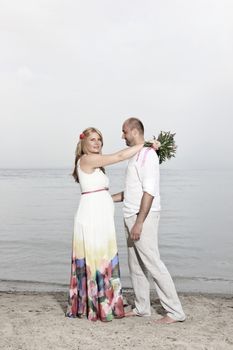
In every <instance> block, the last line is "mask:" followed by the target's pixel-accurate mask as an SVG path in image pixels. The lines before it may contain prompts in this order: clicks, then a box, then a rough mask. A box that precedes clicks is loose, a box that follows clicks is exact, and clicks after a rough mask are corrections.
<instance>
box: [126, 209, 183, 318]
mask: <svg viewBox="0 0 233 350" xmlns="http://www.w3.org/2000/svg"><path fill="white" fill-rule="evenodd" d="M136 218H137V216H136V215H133V216H131V217H129V218H125V219H124V223H125V231H126V237H127V246H128V261H129V271H130V275H131V279H132V285H133V289H134V293H135V297H136V299H135V312H136V314H138V315H140V316H150V315H151V307H150V282H149V279H148V277H149V276H148V273H150V275H151V276H152V279H153V282H154V284H155V288H156V292H157V294H158V297H159V299H160V302H161V305H162V306H163V308H164V309H165V310H166V311H167V315H168V316H170V317H171V318H173V319H175V320H178V321H184V320H185V314H184V312H183V309H182V306H181V303H180V300H179V298H178V295H177V292H176V289H175V285H174V283H173V280H172V278H171V276H170V273H169V272H168V270H167V268H166V266H165V265H164V263H163V262H162V260H161V259H160V254H159V249H158V225H159V218H160V213H159V212H151V213H149V214H148V216H147V218H146V220H145V222H144V224H143V229H142V234H141V237H140V240H139V241H132V240H131V239H130V230H131V228H132V227H133V225H134V223H135V221H136Z"/></svg>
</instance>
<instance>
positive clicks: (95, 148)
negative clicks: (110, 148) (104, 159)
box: [84, 132, 102, 154]
mask: <svg viewBox="0 0 233 350" xmlns="http://www.w3.org/2000/svg"><path fill="white" fill-rule="evenodd" d="M101 149H102V140H101V137H100V136H99V135H98V134H97V133H96V132H92V133H90V135H89V136H87V137H86V138H85V144H84V150H85V153H87V154H91V153H100V152H101Z"/></svg>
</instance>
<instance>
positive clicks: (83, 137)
mask: <svg viewBox="0 0 233 350" xmlns="http://www.w3.org/2000/svg"><path fill="white" fill-rule="evenodd" d="M79 139H80V140H83V139H85V134H84V133H83V132H82V134H80V135H79Z"/></svg>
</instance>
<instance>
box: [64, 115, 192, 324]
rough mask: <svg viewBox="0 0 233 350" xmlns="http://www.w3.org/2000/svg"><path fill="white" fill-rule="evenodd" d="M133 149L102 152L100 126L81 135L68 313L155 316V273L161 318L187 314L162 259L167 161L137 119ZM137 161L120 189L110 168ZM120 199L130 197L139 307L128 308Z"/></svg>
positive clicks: (129, 124) (126, 130) (127, 215)
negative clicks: (117, 210)
mask: <svg viewBox="0 0 233 350" xmlns="http://www.w3.org/2000/svg"><path fill="white" fill-rule="evenodd" d="M122 133H123V134H122V138H123V139H125V141H126V144H127V146H129V147H128V148H126V149H124V150H122V151H119V152H117V153H114V154H109V155H102V154H101V150H102V146H103V138H102V135H101V133H100V132H99V131H98V130H97V129H95V128H88V129H86V130H84V132H83V133H82V134H81V135H80V140H79V142H78V145H77V149H76V158H75V168H74V171H73V176H74V178H75V180H76V181H77V182H79V184H80V187H81V200H80V204H79V208H78V211H77V214H76V216H75V223H74V236H73V244H72V247H73V251H72V264H71V279H70V294H69V310H68V312H67V314H66V315H67V316H68V317H82V316H86V317H87V318H88V319H89V320H92V321H96V320H98V319H99V320H101V321H105V322H106V321H111V320H112V319H113V318H122V317H124V316H150V315H151V308H150V284H149V280H148V273H150V274H151V276H152V278H153V281H154V284H155V287H156V291H157V294H158V297H159V299H160V302H161V304H162V306H163V308H164V309H165V311H166V316H165V317H163V318H161V319H160V320H158V321H157V322H159V323H174V322H177V321H184V320H185V315H184V312H183V310H182V306H181V304H180V301H179V298H178V296H177V293H176V290H175V286H174V283H173V281H172V279H171V276H170V274H169V272H168V271H167V268H166V267H165V265H164V264H163V262H162V261H161V260H160V256H159V250H158V239H157V231H158V224H159V212H160V197H159V161H158V156H157V154H156V152H155V149H156V146H155V147H154V148H153V147H149V148H148V147H144V143H145V140H144V127H143V124H142V122H141V121H140V120H139V119H137V118H129V119H127V120H126V121H125V122H124V124H123V129H122ZM126 159H129V163H128V168H127V173H126V181H125V190H124V192H120V193H117V194H114V195H112V196H111V195H110V194H109V191H108V186H109V181H108V178H107V176H106V175H105V172H104V167H105V166H108V165H111V164H114V163H118V162H120V161H123V160H126ZM113 201H114V202H120V201H124V209H123V210H124V223H125V230H126V235H127V246H128V259H129V270H130V275H131V279H132V285H133V289H134V293H135V308H133V309H132V310H131V311H129V312H127V313H125V312H124V305H123V296H122V288H121V282H120V271H119V260H118V253H117V243H116V233H115V225H114V204H113Z"/></svg>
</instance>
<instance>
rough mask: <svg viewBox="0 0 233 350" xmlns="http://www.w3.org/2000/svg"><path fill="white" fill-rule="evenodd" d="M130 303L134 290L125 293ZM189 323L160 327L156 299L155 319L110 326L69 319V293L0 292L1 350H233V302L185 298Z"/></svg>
mask: <svg viewBox="0 0 233 350" xmlns="http://www.w3.org/2000/svg"><path fill="white" fill-rule="evenodd" d="M124 295H125V297H126V299H127V301H128V302H129V303H132V302H133V293H132V291H131V290H127V291H124ZM180 298H181V302H182V304H183V307H184V310H185V312H186V315H187V320H186V321H185V322H182V323H175V324H171V325H158V324H155V323H154V321H155V320H156V319H158V318H160V317H161V314H162V309H161V306H160V304H159V302H158V299H157V297H156V295H155V294H153V293H152V307H153V314H152V316H151V317H144V318H140V317H129V318H124V319H120V320H117V319H116V320H113V321H112V322H109V323H103V322H100V321H97V322H90V321H87V320H86V319H69V318H66V317H65V316H64V310H65V307H66V300H67V294H66V293H64V292H54V293H48V292H46V293H43V292H0V310H1V312H0V349H1V350H16V349H17V350H18V349H22V350H42V349H43V350H44V349H56V350H57V349H59V350H60V349H61V350H62V349H75V350H79V349H85V350H89V349H115V350H116V349H142V348H143V349H156V350H160V349H179V350H184V349H188V350H189V349H198V350H201V349H203V350H204V349H205V350H207V349H208V350H214V349H216V350H221V349H222V350H228V349H229V350H230V349H233V335H232V330H233V298H232V297H231V296H213V295H199V294H195V295H194V294H180Z"/></svg>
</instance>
